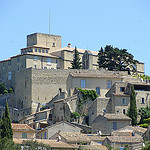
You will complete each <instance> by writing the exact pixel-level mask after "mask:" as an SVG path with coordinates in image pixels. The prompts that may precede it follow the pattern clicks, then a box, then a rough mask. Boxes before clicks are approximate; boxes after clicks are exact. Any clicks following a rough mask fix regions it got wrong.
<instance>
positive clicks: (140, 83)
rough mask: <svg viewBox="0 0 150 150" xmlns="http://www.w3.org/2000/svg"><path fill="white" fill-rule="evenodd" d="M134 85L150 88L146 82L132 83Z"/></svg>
mask: <svg viewBox="0 0 150 150" xmlns="http://www.w3.org/2000/svg"><path fill="white" fill-rule="evenodd" d="M130 84H132V85H140V86H150V84H147V83H144V82H130Z"/></svg>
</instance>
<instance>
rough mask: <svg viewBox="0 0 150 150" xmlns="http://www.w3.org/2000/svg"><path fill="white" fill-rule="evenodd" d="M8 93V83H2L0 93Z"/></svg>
mask: <svg viewBox="0 0 150 150" xmlns="http://www.w3.org/2000/svg"><path fill="white" fill-rule="evenodd" d="M5 93H8V91H7V88H6V84H5V83H0V94H5Z"/></svg>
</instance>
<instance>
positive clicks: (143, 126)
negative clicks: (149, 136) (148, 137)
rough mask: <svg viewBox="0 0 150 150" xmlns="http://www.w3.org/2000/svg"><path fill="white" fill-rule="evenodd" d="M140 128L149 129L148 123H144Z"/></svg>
mask: <svg viewBox="0 0 150 150" xmlns="http://www.w3.org/2000/svg"><path fill="white" fill-rule="evenodd" d="M139 126H140V127H142V128H147V127H148V124H147V123H144V124H140V125H139Z"/></svg>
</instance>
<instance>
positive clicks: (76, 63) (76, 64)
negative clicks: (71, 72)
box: [71, 47, 82, 69]
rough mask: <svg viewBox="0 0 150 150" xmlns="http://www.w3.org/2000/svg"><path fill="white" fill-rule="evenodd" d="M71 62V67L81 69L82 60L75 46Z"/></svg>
mask: <svg viewBox="0 0 150 150" xmlns="http://www.w3.org/2000/svg"><path fill="white" fill-rule="evenodd" d="M71 64H72V69H81V64H82V62H80V57H79V52H78V51H77V48H76V47H75V51H74V58H73V62H72V63H71Z"/></svg>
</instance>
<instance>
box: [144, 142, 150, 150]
mask: <svg viewBox="0 0 150 150" xmlns="http://www.w3.org/2000/svg"><path fill="white" fill-rule="evenodd" d="M149 149H150V141H149V142H146V143H145V147H143V148H142V150H149Z"/></svg>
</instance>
